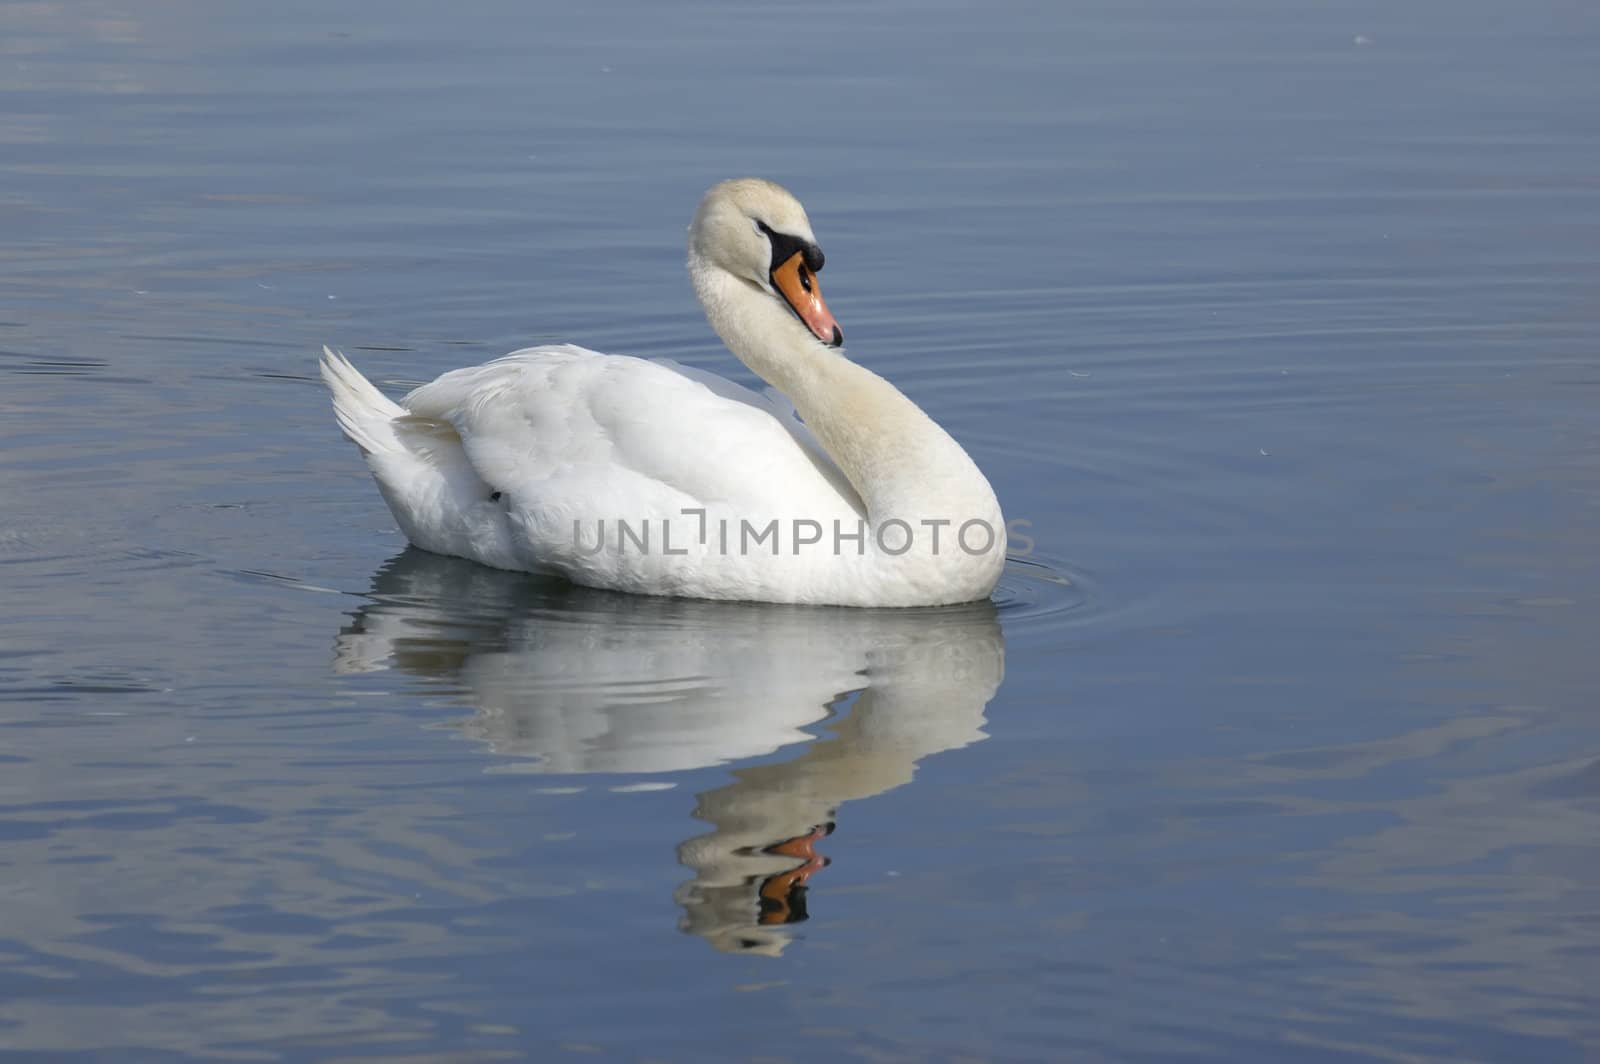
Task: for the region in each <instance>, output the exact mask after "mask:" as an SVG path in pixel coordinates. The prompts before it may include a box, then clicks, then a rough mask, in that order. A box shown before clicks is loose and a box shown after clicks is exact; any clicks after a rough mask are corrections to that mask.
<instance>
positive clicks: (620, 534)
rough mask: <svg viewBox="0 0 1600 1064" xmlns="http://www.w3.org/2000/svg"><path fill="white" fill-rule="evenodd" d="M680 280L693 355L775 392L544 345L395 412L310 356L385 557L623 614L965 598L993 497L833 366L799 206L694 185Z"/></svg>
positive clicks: (997, 556)
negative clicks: (496, 573) (634, 598)
mask: <svg viewBox="0 0 1600 1064" xmlns="http://www.w3.org/2000/svg"><path fill="white" fill-rule="evenodd" d="M688 265H689V276H690V278H691V280H692V281H693V283H694V289H695V294H696V295H697V296H698V297H699V299H700V303H701V305H702V306H703V307H704V308H705V312H706V317H707V318H708V319H709V320H710V322H711V326H712V328H713V329H715V330H716V332H717V335H718V336H720V337H721V338H722V341H723V342H724V343H725V344H727V346H728V348H729V349H730V350H731V351H732V352H733V353H734V354H735V355H736V356H738V358H739V360H740V361H742V362H743V363H744V364H745V365H746V366H748V367H749V368H750V369H751V370H752V371H753V372H754V373H755V374H756V375H757V376H759V377H761V378H762V379H763V380H766V381H767V382H768V383H770V384H772V385H773V386H774V388H775V389H776V391H777V392H778V393H781V394H774V393H773V392H771V391H769V392H768V393H767V394H765V395H761V394H757V393H755V392H752V391H750V390H749V389H747V388H744V387H741V386H739V385H737V384H734V383H733V382H731V381H728V380H725V379H723V378H722V377H719V376H717V375H715V374H712V373H708V372H706V371H703V370H698V369H692V368H690V367H686V366H680V365H676V364H674V363H672V362H667V361H650V360H645V359H639V358H632V357H628V356H624V355H602V354H598V353H596V352H593V351H588V350H585V349H583V348H581V347H574V346H571V345H556V346H548V347H531V348H527V349H526V350H522V351H516V352H513V353H512V354H509V355H506V356H505V357H504V358H499V359H496V360H494V361H493V362H489V363H487V364H485V365H482V366H477V367H474V368H470V369H458V370H454V371H452V372H449V373H446V374H444V375H443V376H441V377H439V378H438V379H437V380H435V381H433V382H432V383H431V384H426V385H423V386H422V387H421V388H418V389H416V390H415V391H413V392H412V393H411V394H409V395H407V396H406V397H405V398H404V399H402V400H401V401H400V402H399V403H398V404H397V403H395V402H393V401H392V400H390V399H388V398H387V397H385V396H384V395H383V394H382V393H381V392H379V391H378V389H377V388H376V387H374V386H373V385H372V384H371V382H369V381H368V380H367V379H366V378H365V377H363V376H362V375H361V374H360V373H359V372H357V370H356V369H355V367H354V366H352V365H351V364H350V363H349V361H348V360H346V359H345V357H344V356H343V355H342V354H339V353H336V352H334V351H332V350H329V349H328V348H326V347H324V348H323V357H322V378H323V380H324V381H325V382H326V383H327V385H328V387H329V389H330V390H331V391H332V392H333V406H334V413H335V415H336V416H337V418H338V421H339V427H340V428H341V429H342V430H343V431H344V434H345V436H346V437H348V438H349V439H350V440H351V442H353V443H355V444H356V445H357V446H358V447H360V448H361V450H362V452H363V454H364V455H365V456H366V461H367V465H368V467H369V468H370V469H371V471H372V474H373V476H374V477H375V478H376V480H377V482H378V489H379V491H381V492H382V494H383V497H384V500H385V501H386V502H387V503H388V504H389V509H390V510H391V511H392V512H393V513H394V517H395V520H396V521H397V522H399V525H400V528H401V529H402V530H403V531H404V532H405V534H406V537H407V538H408V539H409V540H410V541H411V542H412V543H414V544H416V545H417V546H418V547H421V548H423V549H424V550H429V551H433V552H434V553H437V554H448V555H454V556H457V557H462V558H468V559H471V560H473V561H476V562H481V563H483V564H485V565H491V566H495V567H497V568H501V569H516V570H528V571H532V572H538V573H552V574H556V575H560V576H563V577H565V578H567V579H568V580H571V581H573V582H574V583H578V584H584V585H588V586H591V587H600V588H610V589H612V590H617V591H629V592H635V593H640V594H650V595H675V596H683V597H689V598H708V599H744V600H753V601H764V602H793V603H812V604H825V605H838V606H931V605H944V604H948V603H957V602H969V601H973V600H977V599H981V598H984V597H986V596H987V595H988V594H989V593H990V592H991V591H992V590H993V589H994V586H995V582H996V581H997V580H998V579H999V575H1000V570H1001V567H1002V566H1003V565H1004V564H1005V544H1006V537H1005V526H1004V524H1003V522H1002V518H1001V514H1000V505H999V503H998V502H997V501H996V500H995V496H994V491H993V489H991V488H990V487H989V482H988V481H987V480H986V479H984V476H983V474H982V473H981V472H980V471H979V470H978V467H977V466H976V465H975V464H974V463H973V461H972V459H971V458H969V457H968V456H967V453H966V452H965V451H964V450H962V449H961V446H960V445H959V444H957V443H956V442H955V440H953V439H951V438H950V436H949V434H947V433H946V432H945V431H944V430H943V429H942V428H940V427H939V426H938V425H937V424H935V423H934V421H933V419H931V418H930V417H928V415H926V414H924V413H923V412H922V411H921V410H920V409H919V408H918V407H917V406H916V404H915V403H913V402H911V400H909V399H907V398H906V397H905V396H904V395H902V394H901V393H900V391H899V390H898V389H896V388H895V387H894V386H893V385H892V384H890V383H889V382H888V381H886V380H884V379H883V378H881V377H879V376H878V375H877V374H875V373H873V372H872V371H870V370H868V369H865V368H863V367H861V366H858V365H856V364H855V363H854V362H851V361H850V360H849V359H848V358H846V357H845V356H844V354H843V353H842V352H841V351H840V350H839V348H840V346H841V345H842V344H843V342H844V337H843V335H842V333H841V331H840V329H839V326H838V324H837V323H835V321H834V319H833V314H832V312H830V311H829V310H828V307H827V304H826V303H824V302H823V300H822V291H821V288H820V286H819V284H818V281H817V278H816V273H817V271H819V270H821V269H822V265H823V255H822V249H821V248H819V247H818V246H817V240H816V237H815V236H814V235H813V233H812V231H811V223H810V222H809V221H808V220H807V218H806V213H805V209H804V208H803V207H801V206H800V202H799V200H797V199H795V198H794V196H792V195H791V194H790V193H789V192H788V191H787V190H785V189H783V188H781V187H780V186H778V185H776V184H773V183H772V182H770V181H763V180H760V179H756V178H741V179H737V180H732V181H724V182H722V183H721V184H718V185H716V186H714V187H713V188H712V189H711V190H710V191H709V192H707V193H706V194H705V197H704V198H703V199H702V200H701V202H700V208H699V211H698V212H697V213H696V214H695V219H694V224H693V225H691V226H690V227H689V264H688ZM785 397H787V401H785ZM791 404H792V405H791Z"/></svg>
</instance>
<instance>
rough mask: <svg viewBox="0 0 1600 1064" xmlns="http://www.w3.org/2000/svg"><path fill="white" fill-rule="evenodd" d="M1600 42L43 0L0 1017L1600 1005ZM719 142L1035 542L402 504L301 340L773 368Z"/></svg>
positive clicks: (509, 1050) (1577, 7)
mask: <svg viewBox="0 0 1600 1064" xmlns="http://www.w3.org/2000/svg"><path fill="white" fill-rule="evenodd" d="M571 6H572V7H574V8H579V5H571ZM1597 55H1600V20H1597V19H1596V18H1595V17H1594V16H1593V13H1592V11H1591V10H1590V9H1589V8H1588V7H1587V6H1586V5H1583V4H1577V3H1571V4H1567V3H1539V2H1536V3H1533V4H1531V5H1521V6H1516V7H1513V6H1511V5H1505V4H1489V3H1483V2H1468V3H1449V4H1447V3H1444V2H1443V0H1424V2H1419V3H1414V4H1409V5H1392V4H1378V3H1366V2H1358V3H1355V4H1348V5H1325V6H1322V7H1312V6H1309V5H1307V6H1306V7H1305V9H1303V10H1292V9H1291V8H1290V7H1288V6H1285V5H1279V4H1273V3H1268V2H1265V0H1245V2H1239V3H1229V4H1220V5H1217V4H1201V5H1198V6H1197V5H1194V4H1188V3H1180V2H1179V0H1157V2H1156V3H1154V4H1145V5H1124V4H1112V3H1102V4H1085V5H1074V6H1072V7H1071V8H1068V7H1066V6H1064V5H1063V6H1060V7H1059V8H1058V7H1055V6H1042V5H1029V6H1019V7H1016V8H1006V7H996V6H994V5H985V6H983V7H982V8H981V9H980V8H977V7H974V8H971V9H969V8H966V7H963V6H959V5H929V6H920V5H918V6H913V5H907V4H900V3H875V4H848V5H846V4H828V3H823V4H806V5H788V6H775V7H758V6H754V5H749V4H734V3H721V2H713V3H701V4H696V5H675V6H671V7H669V6H667V5H659V6H658V5H648V4H644V3H634V4H625V5H621V6H583V7H581V9H579V10H571V11H567V10H563V11H556V10H539V11H533V10H530V9H529V8H528V7H527V6H526V5H522V4H512V3H508V2H502V3H497V4H485V5H448V6H439V5H424V4H405V5H386V6H383V7H382V8H381V9H380V8H379V7H377V6H372V5H365V6H363V7H361V8H359V9H358V8H357V7H356V6H355V5H343V6H341V5H329V4H326V3H320V2H319V3H309V2H287V3H276V4H271V5H260V4H245V3H232V2H230V3H222V4H219V3H213V2H206V3H199V2H195V0H175V2H172V3H163V4H153V3H148V4H135V3H129V4H116V3H105V2H101V0H82V2H78V0H75V2H72V3H50V2H33V3H15V2H13V3H10V4H5V5H3V6H0V439H3V444H0V603H3V610H0V1052H3V1051H9V1053H6V1054H5V1055H8V1056H10V1055H14V1056H15V1057H16V1058H18V1059H26V1060H42V1059H50V1060H56V1059H61V1060H78V1059H85V1060H87V1059H95V1060H116V1061H140V1060H171V1059H228V1060H239V1061H255V1060H262V1061H269V1060H286V1061H335V1060H337V1061H350V1060H363V1059H378V1060H408V1061H412V1060H428V1061H434V1060H450V1061H478V1060H517V1059H536V1060H560V1059H567V1058H569V1057H570V1058H571V1059H574V1060H587V1059H604V1060H619V1061H646V1060H648V1061H664V1060H665V1061H706V1060H730V1061H732V1060H760V1061H783V1060H794V1061H799V1060H859V1061H872V1062H878V1061H902V1060H904V1061H921V1060H949V1061H955V1060H962V1061H966V1060H982V1059H993V1060H1060V1059H1081V1060H1165V1059H1176V1058H1183V1059H1190V1060H1196V1059H1198V1060H1217V1061H1240V1060H1259V1061H1280V1060H1285V1059H1296V1060H1317V1061H1339V1060H1357V1059H1373V1060H1386V1061H1388V1060H1408V1061H1410V1060H1468V1059H1472V1060H1507V1061H1511V1060H1515V1061H1528V1060H1539V1061H1578V1060H1583V1059H1592V1056H1593V1054H1596V1053H1600V1019H1597V1018H1596V1017H1597V1014H1600V1010H1597V1008H1596V1005H1597V1001H1596V998H1597V994H1596V991H1595V987H1596V985H1600V846H1597V841H1596V840H1597V839H1600V705H1597V703H1596V690H1597V688H1600V684H1597V681H1600V670H1597V668H1596V653H1595V652H1596V646H1597V635H1600V567H1597V564H1596V549H1595V548H1596V543H1597V537H1600V297H1597V293H1600V78H1597V76H1596V67H1595V57H1596V56H1597ZM741 173H759V174H765V175H769V176H772V177H775V178H777V179H779V180H781V181H783V182H784V183H786V184H788V185H790V186H791V187H792V188H793V189H794V190H795V191H796V192H797V193H798V194H799V195H800V196H801V197H802V198H803V199H804V200H805V201H806V203H807V205H808V207H809V208H810V212H811V217H812V219H813V221H814V223H815V225H816V228H817V231H818V233H819V235H820V237H821V239H822V243H823V245H824V247H825V248H826V249H827V253H828V276H827V278H826V279H827V283H828V293H829V302H830V304H831V305H832V307H833V309H834V311H835V312H836V313H837V315H838V317H839V319H840V321H841V323H842V324H843V326H844V329H845V331H846V333H847V334H848V335H849V337H850V340H851V347H850V350H851V352H852V354H853V355H854V356H855V357H856V358H858V359H859V360H861V361H863V362H865V363H867V364H868V365H871V366H873V367H874V368H876V369H878V370H879V371H881V372H883V373H885V374H886V375H888V376H890V377H891V378H892V379H894V380H895V381H897V382H898V383H900V384H901V385H902V386H903V387H904V388H905V389H906V390H907V391H908V392H909V393H910V394H911V395H912V396H913V397H914V398H915V399H917V400H918V401H919V402H921V403H922V404H923V405H924V406H925V407H926V408H927V409H928V410H930V411H931V412H932V413H933V414H934V415H935V416H936V417H937V418H939V419H940V420H941V421H942V422H943V423H944V424H946V425H947V426H948V427H950V428H951V430H952V431H953V432H954V433H955V434H956V435H957V436H958V437H959V438H960V439H962V440H963V441H964V442H965V443H967V445H968V446H969V449H970V450H971V451H972V453H973V455H974V456H975V457H976V458H977V459H978V461H979V463H980V464H981V465H983V467H984V468H985V469H986V470H987V471H988V473H989V476H990V478H991V480H992V481H993V482H994V484H995V486H996V488H997V490H998V492H999V494H1000V497H1001V500H1002V502H1003V503H1004V504H1005V506H1006V509H1007V513H1008V516H1009V517H1012V518H1022V519H1025V520H1026V521H1028V522H1030V527H1029V530H1028V531H1029V534H1030V536H1031V539H1032V541H1033V543H1032V550H1031V552H1029V553H1028V556H1027V557H1023V558H1018V559H1017V560H1016V561H1015V562H1014V563H1013V565H1012V567H1011V569H1010V570H1009V571H1008V573H1007V575H1006V578H1005V580H1004V581H1003V583H1002V586H1001V589H1000V591H999V593H998V594H997V596H996V600H995V602H994V603H993V604H992V605H990V604H985V605H981V606H976V607H971V608H962V609H955V610H946V611H910V612H905V613H894V612H889V613H883V612H852V611H841V610H804V609H795V608H774V607H758V606H719V605H711V604H696V603H686V602H671V601H654V600H640V599H632V598H627V597H623V596H614V595H606V594H601V593H595V592H583V591H577V590H574V589H571V588H565V587H562V586H559V585H555V584H549V583H542V582H538V581H535V580H532V579H531V578H518V577H516V576H514V575H510V574H505V573H498V572H492V571H489V570H483V569H478V568H476V567H474V566H471V565H469V564H465V563H461V562H454V561H450V560H446V559H439V558H434V557H430V556H428V555H425V554H421V553H418V552H414V551H406V550H405V549H403V548H404V544H403V541H402V540H401V539H400V538H399V536H398V535H397V533H396V532H395V531H394V528H393V525H392V523H391V521H390V518H389V516H388V514H387V512H386V511H385V509H384V508H383V505H382V503H381V501H380V500H379V498H378V495H377V493H376V491H375V490H374V489H373V487H372V485H371V483H370V481H369V480H368V478H367V477H366V475H365V472H364V470H363V468H362V466H361V463H360V460H359V457H358V456H357V454H356V452H355V451H354V449H352V448H351V447H349V446H348V445H347V444H345V443H344V442H343V441H342V440H341V439H340V438H339V436H338V433H337V430H336V429H335V427H334V424H333V419H332V417H331V414H330V411H329V408H328V403H327V399H326V396H325V394H324V392H323V390H322V388H321V386H320V384H318V383H317V382H316V381H315V379H314V359H315V352H316V351H317V349H318V347H319V346H320V345H321V344H322V343H324V342H328V343H333V344H336V345H338V346H342V347H343V348H344V349H345V350H346V351H347V352H349V353H350V354H351V355H352V357H353V358H354V359H355V360H356V361H357V363H358V364H359V365H360V366H361V367H362V368H364V369H365V370H367V371H368V372H369V373H370V374H371V375H372V376H373V377H374V378H375V379H377V380H380V381H382V382H384V383H385V385H386V386H393V387H395V388H399V387H403V386H404V385H405V384H406V383H408V382H417V381H421V380H426V379H428V378H430V377H432V376H434V375H435V374H437V373H438V372H440V371H442V370H445V369H447V368H450V367H453V366H456V365H460V364H463V363H467V362H474V361H481V360H484V359H486V358H489V357H492V356H494V355H496V354H499V353H501V352H503V351H505V350H509V349H511V348H513V347H516V346H520V345H524V344H528V343H534V342H543V341H555V340H576V341H580V342H583V343H586V344H588V345H590V346H594V347H597V348H600V349H603V350H615V351H628V352H633V353H639V354H647V355H665V356H671V357H674V358H678V359H681V360H684V361H687V362H691V363H693V364H697V365H703V366H709V367H714V368H717V369H719V370H723V371H726V372H730V373H731V372H733V370H735V369H737V368H738V367H737V366H735V365H734V364H733V363H732V360H731V358H730V357H728V356H727V355H726V354H725V353H723V352H722V351H720V349H719V348H718V346H717V345H716V343H715V341H714V339H713V338H712V337H711V335H710V332H709V329H708V328H707V327H706V325H705V323H704V321H703V319H702V318H701V316H700V313H699V310H698V308H697V307H696V306H695V304H694V302H693V299H692V296H691V295H690V293H689V290H688V283H687V280H686V279H685V277H684V276H683V272H682V259H683V252H682V241H683V236H684V228H685V226H686V225H687V223H688V220H689V217H690V215H691V214H692V211H693V207H694V203H695V201H696V198H697V197H698V196H699V194H700V192H701V191H702V190H703V189H704V188H705V187H706V186H708V185H709V184H711V183H712V182H713V181H715V180H717V179H719V178H722V177H725V176H730V175H734V174H741ZM1023 546H1027V545H1026V544H1023ZM830 828H831V834H829V833H828V832H829V829H830Z"/></svg>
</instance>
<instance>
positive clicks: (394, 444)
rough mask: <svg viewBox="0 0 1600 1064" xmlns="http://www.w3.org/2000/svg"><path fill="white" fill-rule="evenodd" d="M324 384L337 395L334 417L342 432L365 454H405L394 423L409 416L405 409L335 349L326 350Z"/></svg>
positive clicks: (334, 399)
mask: <svg viewBox="0 0 1600 1064" xmlns="http://www.w3.org/2000/svg"><path fill="white" fill-rule="evenodd" d="M322 380H323V382H324V383H325V384H327V386H328V390H329V391H331V392H332V393H333V413H334V416H335V417H337V418H338V419H339V428H340V430H341V431H342V432H343V433H344V434H345V437H346V438H348V439H349V440H350V442H351V443H353V444H355V445H356V446H357V447H359V448H361V450H362V452H363V453H365V454H383V453H386V452H391V451H398V450H404V449H405V448H404V445H403V444H402V443H401V442H400V440H399V438H398V437H397V436H396V435H395V426H394V421H395V419H396V418H401V417H405V416H406V411H405V408H404V407H402V406H401V405H400V404H399V403H396V402H395V401H394V400H392V399H390V398H389V397H388V396H386V395H384V394H383V393H382V392H380V391H378V389H377V388H376V387H374V386H373V384H372V382H371V381H369V380H367V378H365V377H363V376H362V375H361V371H360V370H358V369H356V368H355V367H354V366H352V365H351V364H350V360H349V359H347V358H345V357H344V355H343V354H341V353H340V352H338V351H334V350H333V349H332V348H329V347H324V348H323V349H322Z"/></svg>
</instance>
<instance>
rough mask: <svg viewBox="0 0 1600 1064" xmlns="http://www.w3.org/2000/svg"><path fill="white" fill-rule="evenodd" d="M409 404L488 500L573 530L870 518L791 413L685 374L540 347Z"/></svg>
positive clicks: (422, 391)
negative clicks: (588, 523) (736, 515)
mask: <svg viewBox="0 0 1600 1064" xmlns="http://www.w3.org/2000/svg"><path fill="white" fill-rule="evenodd" d="M402 405H403V406H404V407H405V408H406V410H407V412H408V413H409V415H410V416H411V417H412V418H416V419H422V420H426V421H432V422H438V423H444V424H448V425H449V426H450V427H451V428H452V429H453V430H454V431H455V433H456V434H457V435H458V436H459V437H460V440H461V446H462V449H463V451H464V453H465V455H466V457H467V459H468V461H469V462H470V464H471V466H472V469H473V470H474V472H475V473H476V474H477V476H478V477H479V478H480V479H481V480H482V481H483V482H484V483H485V484H486V485H487V486H488V487H489V489H490V490H491V491H495V492H501V493H504V494H507V495H510V496H512V497H513V500H514V503H515V504H516V505H519V506H524V507H539V508H546V509H548V508H552V507H556V508H559V509H560V510H561V516H563V517H567V518H576V519H589V518H599V517H607V518H612V519H618V518H622V519H645V518H655V517H658V516H670V515H676V514H677V513H678V511H679V510H680V509H682V508H683V507H686V506H687V507H700V506H713V505H715V506H721V507H724V508H728V509H735V510H742V511H747V512H748V515H749V516H750V517H751V518H753V519H754V518H762V519H765V518H767V517H769V516H771V517H779V516H790V515H795V514H800V515H804V516H810V515H811V511H818V512H817V514H816V516H817V517H818V518H819V519H827V518H831V517H833V516H835V515H836V514H838V513H841V512H843V513H849V512H852V511H859V510H860V503H859V500H857V499H856V498H855V494H854V492H853V490H851V489H850V487H849V484H848V482H847V481H846V480H845V479H844V477H843V476H842V475H841V474H840V473H839V471H838V469H837V468H836V467H835V466H834V465H833V463H832V461H831V460H829V459H828V457H827V455H826V454H825V453H823V452H822V449H821V448H820V446H818V445H817V443H816V441H815V440H814V439H812V438H811V434H810V432H809V431H807V430H806V429H805V426H804V425H802V424H801V423H800V422H799V420H798V418H796V417H795V416H794V413H793V409H792V408H788V409H785V407H786V405H787V404H784V403H779V402H775V401H774V400H773V399H772V398H770V397H768V396H763V395H760V394H758V393H756V392H753V391H751V390H750V389H748V388H744V387H742V386H740V385H738V384H735V383H734V382H732V381H729V380H727V379H726V378H723V377H719V376H717V375H716V374H714V373H709V372H707V371H705V370H698V369H692V368H690V367H686V366H682V365H678V364H676V363H670V362H656V361H649V360H645V359H639V358H632V357H628V356H623V355H602V354H598V353H596V352H593V351H589V350H586V349H584V348H581V347H575V346H570V345H563V346H556V347H539V348H529V349H527V350H523V351H517V352H513V353H512V354H510V355H507V356H505V357H504V358H499V359H496V360H494V361H492V362H489V363H486V364H484V365H482V366H475V367H471V368H467V369H460V370H455V371H453V372H450V373H446V374H444V375H443V376H441V377H440V378H438V379H437V380H435V381H433V382H432V383H430V384H426V385H424V386H422V387H421V388H418V389H417V390H416V391H414V392H412V393H411V394H410V395H408V396H407V397H406V398H405V399H404V400H403V401H402Z"/></svg>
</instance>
